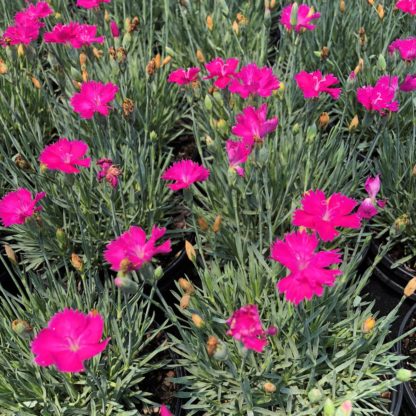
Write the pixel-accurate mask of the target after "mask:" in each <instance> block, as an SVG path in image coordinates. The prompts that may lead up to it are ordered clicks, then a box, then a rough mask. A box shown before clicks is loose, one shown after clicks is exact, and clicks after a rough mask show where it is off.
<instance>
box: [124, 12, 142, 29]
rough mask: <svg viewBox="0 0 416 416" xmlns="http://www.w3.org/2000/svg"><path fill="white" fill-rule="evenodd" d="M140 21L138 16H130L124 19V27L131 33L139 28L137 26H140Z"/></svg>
mask: <svg viewBox="0 0 416 416" xmlns="http://www.w3.org/2000/svg"><path fill="white" fill-rule="evenodd" d="M139 23H140V20H139V18H138V17H137V16H135V17H133V19H130V17H128V18H127V19H126V20H125V21H124V28H125V29H126V32H127V33H131V32H134V31H136V30H137V28H138V27H139Z"/></svg>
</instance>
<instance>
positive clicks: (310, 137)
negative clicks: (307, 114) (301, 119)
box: [306, 124, 317, 143]
mask: <svg viewBox="0 0 416 416" xmlns="http://www.w3.org/2000/svg"><path fill="white" fill-rule="evenodd" d="M316 133H317V130H316V126H315V124H313V125H312V126H309V127H308V129H307V130H306V142H307V143H312V142H313V141H314V140H315V137H316Z"/></svg>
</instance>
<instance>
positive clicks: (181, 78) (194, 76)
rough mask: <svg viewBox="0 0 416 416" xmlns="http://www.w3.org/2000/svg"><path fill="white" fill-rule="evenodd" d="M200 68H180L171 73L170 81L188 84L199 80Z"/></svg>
mask: <svg viewBox="0 0 416 416" xmlns="http://www.w3.org/2000/svg"><path fill="white" fill-rule="evenodd" d="M199 71H200V69H199V68H189V69H186V70H185V69H183V68H179V69H177V70H176V71H173V72H171V73H170V74H169V77H168V82H174V83H176V84H178V85H188V84H191V83H192V82H195V81H197V80H198V74H199Z"/></svg>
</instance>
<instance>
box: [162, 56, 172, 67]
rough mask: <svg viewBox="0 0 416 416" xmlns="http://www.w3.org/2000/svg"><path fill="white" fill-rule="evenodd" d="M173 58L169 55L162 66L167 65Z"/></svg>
mask: <svg viewBox="0 0 416 416" xmlns="http://www.w3.org/2000/svg"><path fill="white" fill-rule="evenodd" d="M171 60H172V57H171V56H170V55H168V56H167V57H166V58H165V59H164V60H163V61H162V66H165V65H167V64H168V63H169V62H170V61H171Z"/></svg>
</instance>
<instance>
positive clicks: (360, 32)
mask: <svg viewBox="0 0 416 416" xmlns="http://www.w3.org/2000/svg"><path fill="white" fill-rule="evenodd" d="M358 36H359V37H360V46H364V45H365V44H366V43H367V35H366V34H365V29H364V28H363V27H360V29H359V30H358Z"/></svg>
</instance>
